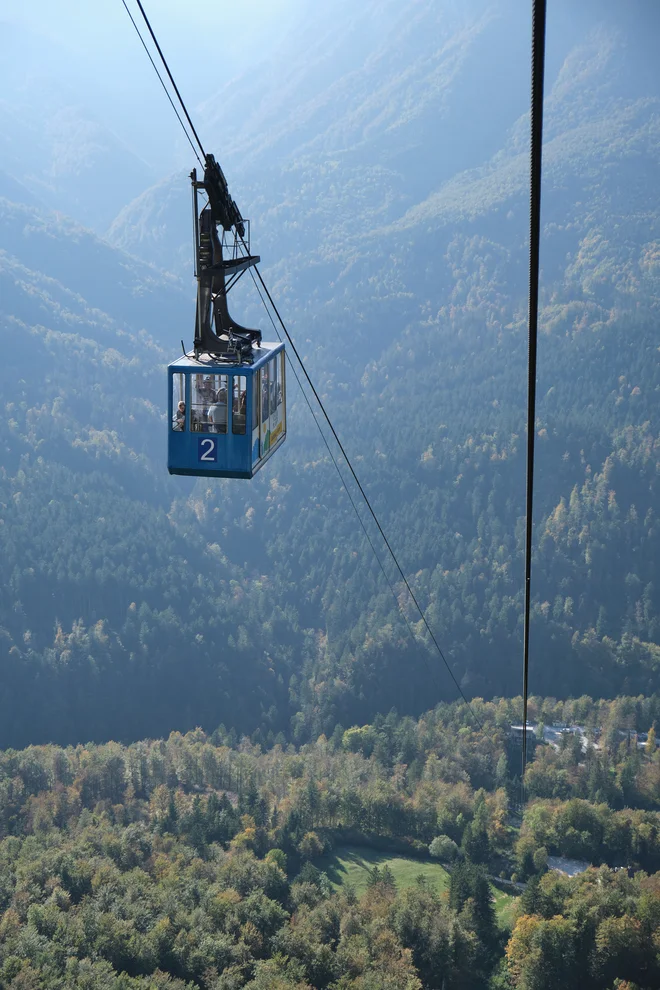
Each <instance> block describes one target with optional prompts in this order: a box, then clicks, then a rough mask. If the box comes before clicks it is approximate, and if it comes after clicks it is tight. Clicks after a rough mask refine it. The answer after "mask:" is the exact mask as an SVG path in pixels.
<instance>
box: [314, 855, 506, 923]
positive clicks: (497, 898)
mask: <svg viewBox="0 0 660 990" xmlns="http://www.w3.org/2000/svg"><path fill="white" fill-rule="evenodd" d="M314 865H315V866H316V867H317V868H318V869H319V870H323V871H324V872H325V873H327V875H328V879H329V880H330V882H331V883H332V884H333V886H335V887H341V886H342V885H343V884H350V885H351V886H352V887H353V888H354V889H355V892H356V894H358V896H359V895H361V894H363V893H364V891H365V890H366V889H367V884H368V880H369V874H370V872H371V871H372V870H373V868H374V866H377V867H378V869H379V870H383V868H384V867H385V866H389V868H390V870H391V871H392V875H393V877H394V881H395V883H396V886H397V890H405V889H406V887H412V886H413V885H414V884H415V883H416V882H417V877H419V876H423V877H424V878H425V879H426V882H427V883H428V885H429V887H430V888H431V889H432V890H435V891H436V892H438V893H441V892H442V891H444V890H447V888H448V887H449V873H448V872H447V870H446V869H445V868H444V866H441V865H440V863H433V862H430V861H428V860H426V861H425V860H419V859H415V858H413V857H412V856H396V855H392V854H391V853H387V852H382V851H380V850H378V849H369V848H368V847H366V846H338V847H337V849H335V851H334V852H333V853H332V854H331V855H329V856H323V857H322V858H320V859H317V860H315V862H314ZM491 889H492V892H493V900H494V904H495V911H496V914H497V918H498V921H499V922H500V925H502V926H503V927H506V928H511V927H512V924H513V916H514V914H515V907H516V902H517V900H518V898H517V897H513V896H512V895H511V894H507V893H505V892H503V891H501V890H498V889H497V888H496V887H492V888H491Z"/></svg>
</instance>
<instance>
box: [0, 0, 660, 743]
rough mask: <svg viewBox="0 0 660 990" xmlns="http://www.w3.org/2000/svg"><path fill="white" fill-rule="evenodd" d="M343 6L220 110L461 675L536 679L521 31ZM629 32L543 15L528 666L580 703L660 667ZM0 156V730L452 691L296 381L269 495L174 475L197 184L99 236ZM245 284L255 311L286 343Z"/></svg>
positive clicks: (158, 193) (263, 716) (500, 15)
mask: <svg viewBox="0 0 660 990" xmlns="http://www.w3.org/2000/svg"><path fill="white" fill-rule="evenodd" d="M352 6H353V7H354V6H355V5H350V4H348V3H346V4H339V5H337V7H336V9H335V8H334V7H333V14H332V17H330V14H329V12H328V11H324V10H320V11H316V12H315V13H313V14H311V13H309V12H308V14H306V15H305V17H303V18H302V20H301V23H300V26H299V27H298V28H297V29H296V31H295V32H293V33H292V34H291V36H290V37H289V38H288V39H287V40H286V41H285V42H284V43H283V44H282V46H281V47H280V48H278V49H277V51H276V52H275V53H274V55H273V57H272V59H271V60H270V61H269V62H268V63H267V64H265V65H264V66H263V68H262V69H261V70H259V71H255V72H254V73H253V74H252V76H251V87H248V86H247V84H246V80H245V78H243V79H241V78H239V79H237V80H233V81H232V80H230V81H228V82H227V84H226V85H224V86H223V88H222V89H221V91H220V93H219V95H218V96H217V97H215V98H213V99H209V101H208V102H207V103H206V104H205V105H204V106H203V107H200V108H199V117H200V120H201V122H202V125H203V126H204V127H205V128H206V129H207V130H206V131H205V134H206V133H208V135H209V138H208V140H207V141H206V143H207V145H208V147H209V148H210V149H212V150H215V151H216V153H217V155H218V157H219V159H221V160H222V162H223V166H225V167H226V171H227V174H228V177H229V179H230V182H231V188H232V193H233V194H234V195H235V196H236V198H237V199H238V201H239V203H240V204H241V206H242V208H243V209H244V210H245V212H246V213H247V214H248V215H249V216H250V217H251V219H252V224H253V228H252V233H253V246H254V247H255V249H256V250H258V251H259V253H260V254H261V255H262V256H263V258H264V274H265V275H266V277H267V280H268V282H269V284H271V285H272V288H273V291H274V293H275V295H276V297H277V300H278V304H280V305H281V308H282V312H283V313H284V315H285V317H286V319H287V322H289V323H290V325H291V327H292V330H293V332H294V335H295V337H296V339H297V340H298V342H299V344H300V347H301V351H302V354H303V356H304V358H305V361H306V362H307V364H308V366H309V367H310V370H311V371H312V373H313V375H314V377H315V379H316V380H317V381H318V382H319V387H320V390H321V392H322V394H323V397H324V400H325V401H326V402H327V405H328V408H329V410H330V412H331V415H332V416H333V419H334V420H335V422H336V424H337V426H338V428H339V430H340V432H341V435H342V437H343V439H344V441H345V443H346V446H347V449H348V450H349V451H350V453H351V456H352V457H353V458H354V459H355V463H356V466H357V467H358V469H359V472H360V475H361V478H362V480H363V482H364V484H365V487H366V489H367V491H368V492H369V495H370V497H371V498H372V500H373V502H374V505H375V506H376V508H377V511H378V512H379V514H380V516H381V518H382V521H383V523H384V525H385V528H386V530H387V532H388V534H389V535H390V538H391V541H392V543H393V545H394V547H395V548H396V551H397V553H398V554H399V555H400V559H401V561H402V564H403V566H404V568H405V570H406V573H407V575H408V576H409V578H410V580H411V582H412V584H413V587H414V589H415V593H416V595H417V596H418V598H419V600H420V602H421V604H422V605H423V607H424V609H425V610H426V614H427V616H428V619H429V622H430V623H431V625H432V627H433V629H434V631H435V633H436V635H437V636H438V639H439V641H440V642H441V643H442V646H443V649H444V650H445V651H446V655H447V657H448V659H449V662H450V664H451V666H452V669H453V671H454V673H455V675H456V677H457V678H458V679H459V680H460V682H461V685H462V688H463V690H464V691H465V692H466V694H468V695H470V696H472V697H474V696H483V697H493V696H495V695H500V694H514V693H516V692H517V690H518V684H519V667H520V664H519V654H520V639H521V629H520V613H521V601H522V599H521V595H522V556H521V546H522V544H521V526H522V521H523V492H524V460H523V457H524V453H523V447H524V409H525V387H526V375H525V357H526V351H525V347H526V332H525V320H526V311H525V306H526V268H525V266H526V248H525V237H526V213H527V205H526V195H527V193H526V167H527V151H526V144H525V142H526V133H527V123H528V122H527V119H526V117H525V116H524V110H525V105H526V86H527V62H526V58H527V34H528V25H527V24H526V23H525V22H524V21H523V20H522V19H521V18H520V17H519V16H518V7H517V5H516V4H508V3H501V4H495V5H486V4H482V3H480V2H476V0H475V2H474V3H472V4H465V5H463V4H461V5H458V4H449V3H448V4H444V5H438V4H435V3H431V2H429V3H422V4H412V3H410V4H404V5H403V6H401V5H400V4H399V5H395V4H387V5H382V4H373V5H371V4H365V5H363V6H362V7H361V8H360V9H359V10H352ZM567 25H570V26H571V31H568V30H566V26H567ZM642 34H643V32H641V31H640V28H639V23H638V22H635V19H634V18H633V17H629V16H628V14H624V13H621V12H620V11H618V12H617V8H616V6H610V5H606V6H605V7H603V8H602V9H601V10H597V9H596V8H595V7H592V6H591V5H588V4H586V5H585V6H584V9H583V10H582V11H581V12H580V14H579V17H578V16H576V17H575V18H574V20H571V19H570V11H569V8H568V7H566V6H562V5H560V7H559V8H558V11H557V15H556V19H554V20H553V21H552V22H551V24H550V25H549V42H550V51H549V60H548V73H549V78H548V104H547V147H546V171H545V187H544V190H545V191H544V197H545V198H544V241H543V252H542V263H543V290H542V312H541V318H542V328H543V331H544V333H543V338H542V342H541V350H540V356H539V360H540V366H539V375H540V380H539V385H540V390H539V396H540V403H539V419H538V423H537V433H538V441H539V443H538V448H539V451H538V483H537V497H536V507H537V508H536V517H535V536H536V538H535V562H534V579H533V580H534V583H533V592H534V606H533V609H534V611H533V627H532V667H531V671H530V675H531V681H532V686H533V689H534V690H538V691H540V692H544V693H553V694H560V695H562V696H565V697H568V696H579V695H581V694H584V693H592V694H594V695H600V696H605V697H612V696H614V695H616V694H619V693H626V692H627V693H633V694H635V693H650V692H651V691H653V690H654V689H655V687H656V685H657V671H658V663H659V661H660V645H659V644H660V639H659V637H660V627H659V618H658V615H659V609H660V599H659V597H658V596H659V592H658V587H659V585H658V578H657V561H658V559H659V556H660V546H659V537H660V531H659V523H658V518H657V506H658V445H659V438H658V422H657V402H658V390H659V389H660V380H659V375H658V333H657V325H658V303H657V299H658V287H659V281H660V215H659V213H658V208H657V203H656V196H655V172H656V168H657V158H658V151H659V146H660V124H659V116H658V108H659V106H660V103H659V100H660V91H659V90H658V78H657V67H656V63H655V56H654V54H653V53H652V52H650V51H649V48H648V46H647V45H645V44H644V39H643V38H642V37H641V35H642ZM315 45H316V47H315ZM296 52H297V53H298V54H297V55H296V54H295V53H296ZM314 53H316V54H314ZM303 56H304V57H303ZM317 56H318V57H317ZM494 78H497V79H498V80H501V85H500V86H499V89H495V88H494V87H493V85H492V80H493V79H494ZM241 101H243V102H241ZM248 106H249V107H250V110H249V112H248ZM238 120H240V121H241V123H240V126H238V125H237V123H236V121H238ZM11 128H12V125H11V121H10V122H9V123H8V124H7V128H6V134H5V138H4V140H6V141H7V142H8V147H9V146H14V147H18V145H17V144H15V145H11V142H12V141H13V139H14V138H16V139H17V136H16V132H15V131H12V129H11ZM225 131H227V132H228V133H230V134H231V138H230V140H228V141H225V140H224V133H225ZM225 156H226V157H225ZM4 165H5V163H4V162H3V166H4ZM6 165H7V169H6V171H7V173H8V175H7V177H6V178H5V177H3V179H2V189H1V190H0V191H2V193H3V194H4V196H5V198H4V199H3V200H0V251H1V253H0V277H1V278H2V286H1V291H0V334H1V335H2V340H3V344H4V351H5V355H6V358H5V362H4V363H3V369H2V371H1V372H0V375H1V376H2V377H1V380H2V400H3V402H4V409H5V419H4V424H5V427H4V432H3V437H2V440H1V444H2V451H3V456H2V475H1V477H0V502H1V503H2V504H1V505H0V509H1V512H0V519H1V521H2V525H1V526H0V544H1V546H2V559H3V576H4V578H5V579H4V581H3V583H2V590H1V595H0V627H1V629H2V639H3V644H4V645H3V646H2V653H1V655H0V664H2V680H3V686H4V690H3V692H2V693H1V694H0V745H15V746H23V745H27V744H28V743H30V742H33V743H38V742H48V741H55V742H59V743H77V742H81V741H82V740H88V739H94V740H97V741H102V740H106V739H109V738H116V739H117V738H119V739H122V740H125V741H130V740H132V739H136V738H141V737H143V736H145V735H152V736H157V735H163V734H167V733H168V732H169V731H171V730H172V729H180V730H181V731H185V730H188V729H191V728H193V727H194V726H195V725H202V726H203V727H204V728H205V729H206V730H208V731H212V730H213V729H214V728H215V727H216V726H217V725H218V724H219V723H220V722H224V723H225V724H226V725H227V726H229V727H233V728H235V729H236V730H237V731H238V732H239V733H242V732H249V733H253V732H255V731H257V732H258V736H257V737H255V738H260V739H261V740H263V741H264V742H269V743H272V742H273V741H274V740H275V738H276V737H277V736H278V733H282V734H283V735H284V737H287V738H290V739H295V740H296V741H299V742H302V741H304V740H307V739H310V738H311V739H314V738H316V737H317V736H318V735H319V734H320V733H321V732H325V733H326V734H327V735H328V736H329V735H331V734H332V733H333V732H334V731H335V727H336V726H337V725H339V726H340V727H342V729H346V728H347V727H349V726H351V725H353V724H355V723H359V724H363V723H365V722H369V721H370V720H371V719H372V718H373V717H374V715H375V714H376V713H377V712H383V711H388V710H389V709H390V708H391V707H393V706H396V708H397V710H398V711H399V712H401V713H411V714H418V713H419V712H420V711H422V710H424V709H426V708H427V707H428V705H429V703H431V702H432V701H435V700H437V699H440V698H445V699H449V698H453V697H455V689H454V688H453V685H452V684H451V682H450V679H449V677H448V676H447V674H446V673H445V672H444V671H443V670H442V668H441V666H440V665H439V664H438V661H437V658H436V655H435V654H434V653H433V652H432V651H431V650H430V648H429V646H428V643H426V642H425V639H424V634H423V629H422V628H421V624H420V623H419V621H418V620H419V616H417V615H416V614H415V613H414V612H413V611H412V610H411V609H410V603H409V602H408V601H407V600H406V596H405V594H404V592H403V589H402V588H401V587H400V585H399V583H398V582H397V581H396V577H397V575H396V573H395V572H394V571H393V570H391V571H390V575H391V579H392V581H393V583H394V590H395V594H396V596H397V598H398V600H399V602H400V604H401V605H402V607H403V609H404V611H405V612H406V615H407V617H408V619H409V621H410V623H411V626H412V630H413V633H414V637H415V639H414V641H413V639H412V638H411V636H410V633H409V631H408V629H407V628H406V625H405V623H404V622H403V620H402V617H401V614H400V612H399V609H398V605H397V603H395V601H394V599H393V597H392V594H391V591H390V589H389V587H388V585H387V582H386V581H385V580H384V579H383V576H382V574H381V572H380V569H379V566H378V564H377V563H376V562H375V561H374V560H373V556H372V554H371V551H370V549H369V546H368V544H367V542H366V540H365V539H364V536H363V534H362V532H361V530H360V527H359V525H358V523H357V521H356V520H355V517H354V515H353V513H352V510H351V507H350V505H349V503H348V500H347V499H346V496H345V494H344V493H342V491H341V487H340V484H339V482H338V479H337V477H336V474H335V473H334V469H333V467H332V465H331V463H330V462H329V458H328V456H327V453H326V451H325V448H324V447H323V445H322V443H321V441H320V439H319V437H318V435H317V433H316V429H315V426H314V423H313V422H312V421H311V420H310V418H309V415H308V413H307V411H306V409H305V407H304V405H303V404H302V403H301V401H300V398H299V396H298V392H297V386H296V385H295V382H293V381H292V380H290V381H289V401H290V417H289V439H288V440H287V443H286V445H285V447H284V448H283V450H282V451H281V452H280V453H279V454H278V456H277V457H276V458H273V459H272V461H271V462H270V463H269V465H268V466H267V467H266V468H265V469H264V471H263V472H262V474H261V476H260V477H259V478H258V479H256V480H255V481H254V482H252V483H251V484H249V485H247V484H246V485H243V484H239V483H235V484H225V483H222V484H210V483H208V482H203V483H199V484H197V485H192V484H191V483H188V482H187V481H182V480H180V479H179V480H177V481H176V482H175V481H173V480H171V479H169V478H167V476H166V473H165V459H164V452H165V433H166V422H165V416H164V408H165V376H164V366H165V364H166V362H167V361H168V360H169V359H170V358H171V357H173V356H175V355H176V353H177V352H178V349H179V347H180V345H179V340H180V338H181V337H183V338H184V340H186V341H189V339H190V337H191V335H192V327H193V319H194V301H193V296H192V290H191V284H190V281H189V279H188V278H187V277H185V278H184V275H186V271H187V266H188V260H187V250H188V249H187V248H186V247H184V246H183V245H184V244H185V245H187V244H188V243H189V230H188V223H189V199H188V193H187V191H186V189H185V183H184V182H183V181H182V179H181V177H180V176H179V177H174V178H173V179H171V180H170V179H163V180H162V181H161V182H160V184H159V185H157V186H155V187H152V188H150V189H148V190H145V192H144V193H143V195H142V196H141V197H140V198H139V199H138V200H137V201H133V202H132V203H130V204H126V206H125V208H124V209H123V210H122V211H121V212H120V214H119V216H118V217H117V218H116V220H115V222H114V223H113V225H112V227H111V229H110V231H109V234H108V238H109V241H110V242H111V244H112V246H111V245H110V243H108V241H106V240H102V239H99V238H97V237H94V236H93V235H92V234H90V233H89V231H87V230H86V229H84V228H82V227H80V226H79V225H78V224H77V223H75V222H73V221H69V220H66V219H64V218H63V217H61V216H54V215H52V214H50V213H48V211H47V210H46V209H45V207H44V205H43V204H44V202H48V203H49V204H51V203H52V201H53V198H54V197H56V192H54V191H53V187H52V186H51V187H49V192H48V197H44V196H39V195H38V191H39V183H38V182H36V181H33V180H30V181H28V179H29V177H28V176H25V175H22V174H20V168H18V167H17V166H12V163H11V161H9V160H8V161H7V162H6ZM106 166H107V168H108V169H109V170H110V171H111V170H112V167H113V166H112V163H111V162H108V161H106V162H105V164H104V169H105V168H106ZM114 167H115V168H116V170H117V171H118V172H122V174H125V169H126V167H127V166H126V165H125V164H122V163H121V162H120V161H119V159H117V161H116V163H115V166H114ZM103 174H104V175H105V176H107V175H108V174H109V173H108V172H105V171H104V173H103ZM146 181H148V180H146V179H145V184H146ZM28 188H29V190H30V191H29V192H27V193H25V194H23V190H25V189H28ZM76 188H78V187H76ZM83 191H84V190H83ZM95 192H97V190H95ZM70 194H71V195H72V193H71V190H70V189H69V191H68V192H67V196H69V195H70ZM81 195H82V194H81ZM86 195H87V194H86ZM98 195H101V193H100V192H98ZM128 195H132V193H129V194H127V196H128ZM83 198H84V197H83ZM62 202H63V205H65V207H66V209H67V210H69V211H70V212H72V213H74V214H75V209H76V205H75V203H74V201H73V200H72V199H66V200H63V201H62ZM85 202H86V204H87V205H86V206H85V210H89V209H91V206H90V203H89V200H86V201H85ZM175 204H176V206H175ZM81 210H82V207H81ZM90 215H91V214H90ZM81 216H82V214H81ZM83 219H84V217H83ZM87 222H89V221H87ZM99 222H100V221H99ZM125 252H129V253H125ZM138 256H141V258H142V260H138ZM154 265H157V266H158V267H157V268H156V267H153V266H154ZM164 269H170V270H171V271H174V272H175V274H168V273H166V272H165V271H164ZM188 274H189V272H188ZM257 302H258V300H256V299H254V298H253V297H251V296H250V295H249V294H248V293H247V292H245V293H244V294H243V295H238V296H237V304H236V306H235V307H234V309H236V308H237V306H238V310H241V309H242V311H243V312H244V313H245V322H247V323H250V324H251V325H259V324H261V326H262V327H264V330H265V331H266V336H268V331H267V330H266V328H267V324H266V323H265V322H264V320H265V317H264V314H263V313H260V312H259V310H258V309H257ZM238 310H237V312H238ZM374 535H375V534H374ZM383 559H384V560H385V558H383ZM385 566H386V568H388V569H389V568H390V565H389V563H387V562H385Z"/></svg>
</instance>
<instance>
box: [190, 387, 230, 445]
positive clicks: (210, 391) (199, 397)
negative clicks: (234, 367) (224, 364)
mask: <svg viewBox="0 0 660 990" xmlns="http://www.w3.org/2000/svg"><path fill="white" fill-rule="evenodd" d="M190 385H191V393H190V416H191V419H190V429H191V430H192V431H193V433H226V432H227V375H191V376H190Z"/></svg>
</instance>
